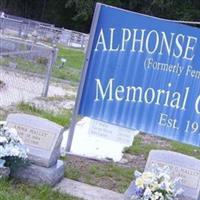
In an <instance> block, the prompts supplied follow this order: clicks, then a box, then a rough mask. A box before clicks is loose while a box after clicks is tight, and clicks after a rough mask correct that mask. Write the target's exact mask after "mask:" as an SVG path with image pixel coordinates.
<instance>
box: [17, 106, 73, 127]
mask: <svg viewBox="0 0 200 200" xmlns="http://www.w3.org/2000/svg"><path fill="white" fill-rule="evenodd" d="M17 108H18V109H19V110H20V111H23V112H25V113H29V114H32V115H36V116H39V117H42V118H45V119H48V120H50V121H53V122H55V123H57V124H60V125H62V126H66V125H69V123H70V119H71V110H63V111H62V112H61V113H53V112H49V111H45V110H42V109H38V108H36V107H35V106H32V105H30V104H28V103H24V102H21V103H19V104H18V105H17Z"/></svg>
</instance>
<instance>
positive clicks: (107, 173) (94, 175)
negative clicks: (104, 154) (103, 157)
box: [65, 162, 135, 193]
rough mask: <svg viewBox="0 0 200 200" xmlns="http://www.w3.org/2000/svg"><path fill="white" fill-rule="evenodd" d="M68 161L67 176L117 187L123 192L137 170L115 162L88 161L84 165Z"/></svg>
mask: <svg viewBox="0 0 200 200" xmlns="http://www.w3.org/2000/svg"><path fill="white" fill-rule="evenodd" d="M66 163H67V164H66V167H65V177H67V178H70V179H74V180H78V181H81V182H84V183H87V184H90V185H95V186H99V187H103V188H104V187H105V188H107V189H111V190H112V189H113V188H115V190H116V191H118V192H121V193H123V192H125V191H126V189H127V188H128V186H129V184H130V182H131V181H132V180H133V173H134V171H135V169H134V168H129V167H126V168H124V167H121V166H118V165H116V164H114V163H94V164H92V163H88V164H87V165H84V164H83V166H84V167H83V166H80V165H76V164H75V163H73V164H71V165H70V164H68V162H66ZM104 180H107V181H105V182H104ZM104 183H106V185H104Z"/></svg>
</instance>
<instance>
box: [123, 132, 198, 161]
mask: <svg viewBox="0 0 200 200" xmlns="http://www.w3.org/2000/svg"><path fill="white" fill-rule="evenodd" d="M158 140H159V141H163V142H164V143H165V145H164V146H162V147H161V146H160V145H159V143H158ZM156 149H160V150H169V151H175V152H178V153H182V154H185V155H189V156H193V157H195V158H197V159H200V148H199V147H195V146H192V145H188V144H183V143H180V142H176V141H172V140H167V139H163V138H160V137H156V139H155V140H154V141H151V142H150V143H146V142H145V138H144V137H143V136H142V135H138V136H136V137H135V139H134V141H133V144H132V146H130V147H128V148H126V149H125V150H124V151H125V153H129V154H133V155H140V154H143V155H144V156H145V158H146V159H147V157H148V154H149V152H150V151H151V150H156Z"/></svg>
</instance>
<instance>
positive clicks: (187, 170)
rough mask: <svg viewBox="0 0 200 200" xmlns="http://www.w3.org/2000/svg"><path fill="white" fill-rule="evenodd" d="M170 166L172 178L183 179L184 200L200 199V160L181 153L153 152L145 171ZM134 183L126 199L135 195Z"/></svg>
mask: <svg viewBox="0 0 200 200" xmlns="http://www.w3.org/2000/svg"><path fill="white" fill-rule="evenodd" d="M155 165H158V166H160V167H163V166H166V165H167V166H169V168H170V170H171V177H174V178H175V177H181V178H182V179H183V180H182V188H183V189H184V192H183V197H182V199H184V200H199V199H200V160H198V159H195V158H193V157H191V156H186V155H183V154H180V153H176V152H171V151H164V150H152V151H151V152H150V153H149V157H148V160H147V163H146V167H145V171H151V170H152V168H153V166H155ZM133 189H134V181H133V182H132V183H131V185H130V186H129V188H128V190H127V191H126V193H125V199H129V198H130V196H131V195H132V194H133Z"/></svg>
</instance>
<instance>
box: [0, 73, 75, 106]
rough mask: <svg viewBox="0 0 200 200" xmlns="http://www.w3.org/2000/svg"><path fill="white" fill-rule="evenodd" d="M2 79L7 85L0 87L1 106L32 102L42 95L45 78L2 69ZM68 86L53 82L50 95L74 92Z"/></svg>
mask: <svg viewBox="0 0 200 200" xmlns="http://www.w3.org/2000/svg"><path fill="white" fill-rule="evenodd" d="M0 80H1V81H3V82H4V83H5V86H4V87H3V88H1V89H0V107H3V106H10V105H12V104H17V103H19V102H21V101H25V102H27V101H28V102H30V101H32V100H33V99H35V98H38V97H41V94H42V89H43V85H44V79H41V78H38V77H34V76H28V75H25V74H21V73H18V72H14V71H6V70H4V69H0ZM66 88H67V87H65V88H64V87H62V86H61V85H59V84H52V83H51V84H50V87H49V92H48V97H55V96H65V95H69V94H72V93H73V91H70V90H67V89H66Z"/></svg>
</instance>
